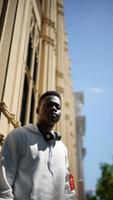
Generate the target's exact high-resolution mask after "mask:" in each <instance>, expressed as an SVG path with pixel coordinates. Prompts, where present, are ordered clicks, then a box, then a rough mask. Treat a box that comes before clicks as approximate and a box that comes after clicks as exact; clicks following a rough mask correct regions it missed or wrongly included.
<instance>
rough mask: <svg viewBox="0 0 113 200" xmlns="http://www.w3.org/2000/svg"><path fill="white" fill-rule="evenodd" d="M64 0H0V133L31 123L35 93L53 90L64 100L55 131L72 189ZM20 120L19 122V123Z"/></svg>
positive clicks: (72, 125) (71, 116)
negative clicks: (65, 156)
mask: <svg viewBox="0 0 113 200" xmlns="http://www.w3.org/2000/svg"><path fill="white" fill-rule="evenodd" d="M63 5H64V2H63V0H1V1H0V132H1V133H2V134H4V136H6V135H7V134H8V133H9V131H10V130H11V129H12V128H15V127H18V126H20V125H24V124H28V123H36V120H37V116H36V112H35V111H36V106H37V102H38V98H39V96H40V95H41V94H42V93H43V92H45V91H46V90H57V91H58V92H59V93H60V94H61V96H62V99H63V112H62V116H61V121H60V122H59V123H58V124H57V126H56V129H57V130H58V131H60V132H61V133H62V139H63V141H64V143H65V144H66V146H67V148H68V150H69V163H70V170H71V173H72V174H73V176H74V179H75V186H76V189H77V183H78V181H77V177H78V176H77V153H76V134H75V130H76V129H75V120H74V119H75V110H74V107H75V103H74V95H73V90H72V81H71V75H70V74H71V72H70V60H69V55H68V39H67V34H66V32H65V26H64V6H63ZM20 123H21V124H20Z"/></svg>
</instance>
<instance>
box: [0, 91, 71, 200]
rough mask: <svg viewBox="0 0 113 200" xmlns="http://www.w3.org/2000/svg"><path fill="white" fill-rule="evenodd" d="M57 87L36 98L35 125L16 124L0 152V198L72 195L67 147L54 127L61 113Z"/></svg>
mask: <svg viewBox="0 0 113 200" xmlns="http://www.w3.org/2000/svg"><path fill="white" fill-rule="evenodd" d="M61 107H62V101H61V97H60V95H59V93H57V92H56V91H47V92H45V93H44V94H43V95H42V96H41V97H40V99H39V102H38V107H37V114H38V122H37V124H36V125H33V124H29V125H27V126H23V127H21V128H16V129H14V130H13V131H11V133H10V134H9V135H8V137H7V138H6V140H5V143H4V146H3V148H2V152H1V164H0V200H6V199H7V200H13V199H14V200H70V199H75V197H74V195H73V193H72V192H71V189H70V185H69V173H68V158H67V149H66V147H65V145H64V144H63V143H62V142H61V140H60V138H61V135H60V134H59V133H58V132H55V131H54V130H53V127H54V125H55V124H56V123H57V122H58V121H59V119H60V115H61Z"/></svg>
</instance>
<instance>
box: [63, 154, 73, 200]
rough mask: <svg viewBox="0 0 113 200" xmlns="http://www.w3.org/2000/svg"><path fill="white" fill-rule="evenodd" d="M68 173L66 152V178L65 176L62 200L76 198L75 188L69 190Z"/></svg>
mask: <svg viewBox="0 0 113 200" xmlns="http://www.w3.org/2000/svg"><path fill="white" fill-rule="evenodd" d="M69 175H70V172H69V162H68V155H67V154H66V178H65V191H64V199H63V200H76V197H75V190H71V187H70V180H69Z"/></svg>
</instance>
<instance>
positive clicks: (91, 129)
mask: <svg viewBox="0 0 113 200" xmlns="http://www.w3.org/2000/svg"><path fill="white" fill-rule="evenodd" d="M64 4H65V24H66V30H67V33H68V40H69V41H68V42H69V44H68V46H69V55H70V59H71V67H72V79H73V88H74V90H75V91H83V92H84V97H85V104H84V109H83V115H85V116H86V133H85V137H84V146H85V147H86V150H87V155H86V157H85V159H84V170H85V188H86V190H90V189H91V190H92V189H93V190H94V189H95V185H96V182H97V178H99V176H100V169H99V165H100V163H102V162H108V163H112V162H113V0H64Z"/></svg>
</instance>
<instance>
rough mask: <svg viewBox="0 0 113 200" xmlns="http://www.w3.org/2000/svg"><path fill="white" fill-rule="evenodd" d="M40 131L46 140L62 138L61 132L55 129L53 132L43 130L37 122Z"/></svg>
mask: <svg viewBox="0 0 113 200" xmlns="http://www.w3.org/2000/svg"><path fill="white" fill-rule="evenodd" d="M37 126H38V129H39V131H40V132H41V133H42V135H43V137H44V139H45V140H46V141H48V142H49V141H52V140H54V141H55V140H61V137H62V136H61V134H60V133H59V132H56V131H53V132H49V131H48V132H43V131H42V130H41V128H40V126H39V124H37Z"/></svg>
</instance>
